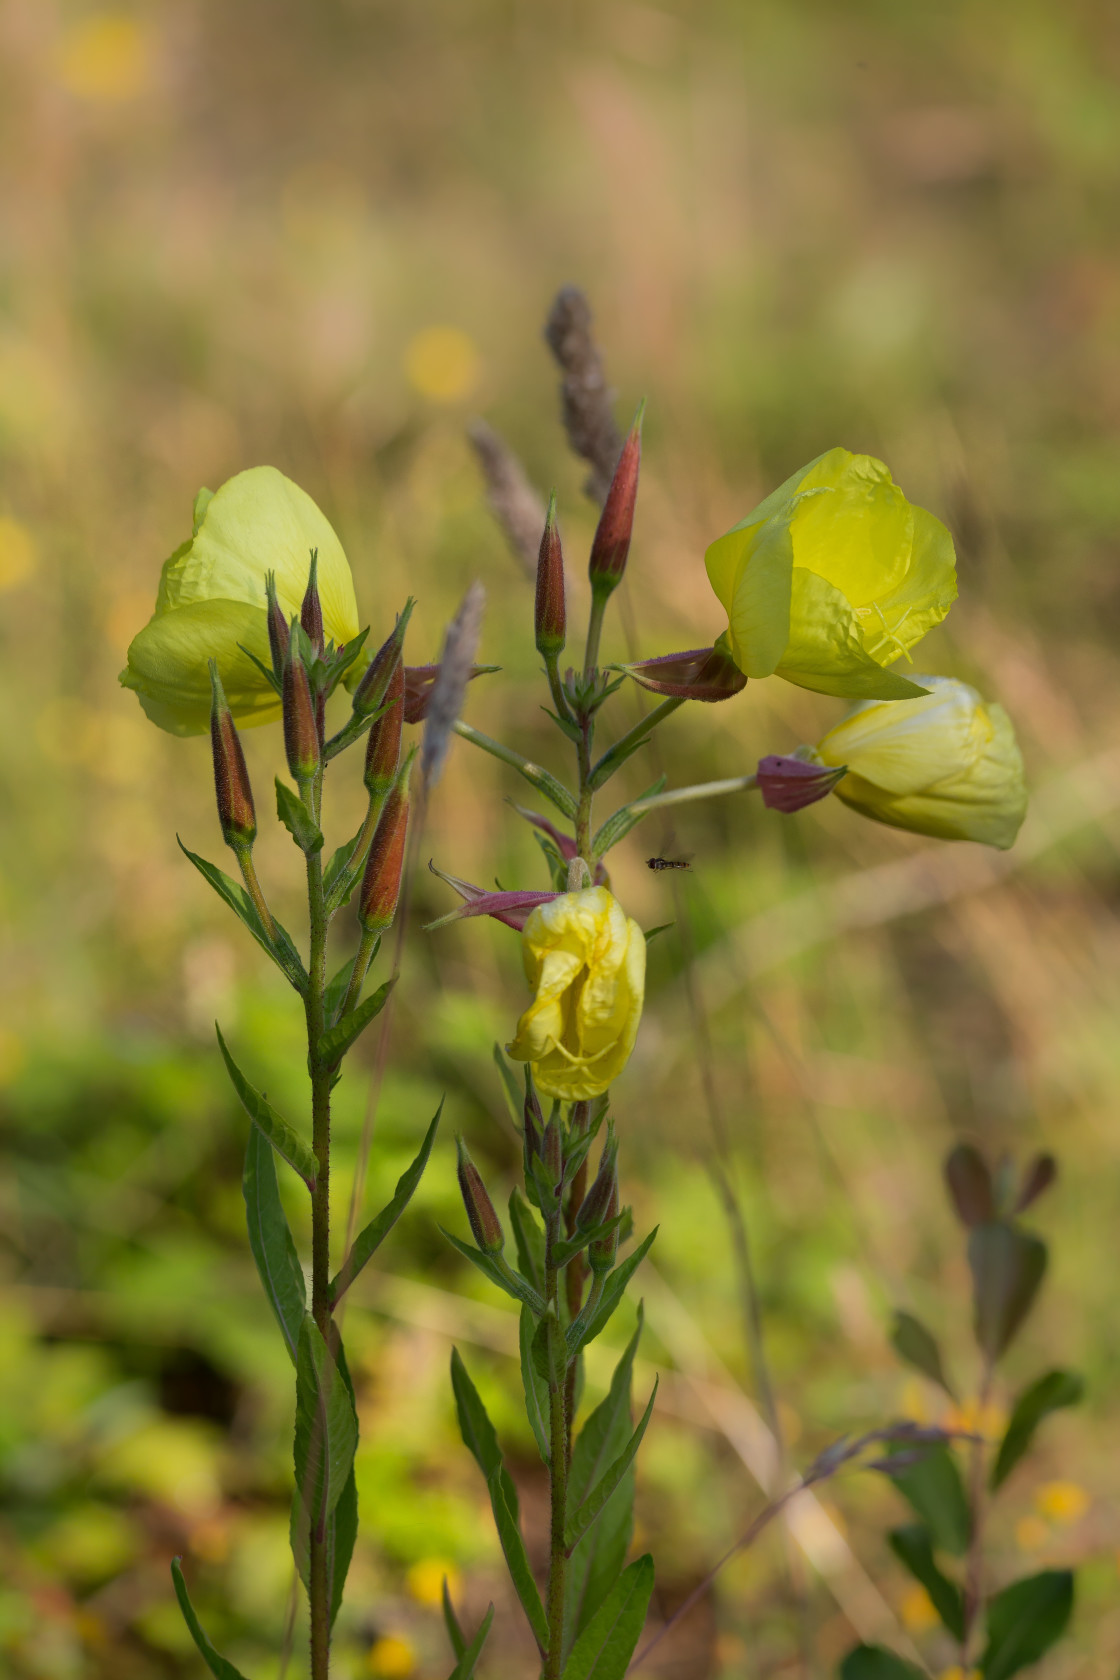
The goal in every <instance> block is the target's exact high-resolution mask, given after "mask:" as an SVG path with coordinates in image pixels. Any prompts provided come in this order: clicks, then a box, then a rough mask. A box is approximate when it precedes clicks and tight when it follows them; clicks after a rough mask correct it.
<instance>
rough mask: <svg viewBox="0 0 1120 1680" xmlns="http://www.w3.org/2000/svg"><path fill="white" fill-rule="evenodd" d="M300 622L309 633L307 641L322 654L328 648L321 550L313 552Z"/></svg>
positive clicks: (300, 610)
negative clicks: (321, 580) (320, 576)
mask: <svg viewBox="0 0 1120 1680" xmlns="http://www.w3.org/2000/svg"><path fill="white" fill-rule="evenodd" d="M299 621H300V623H301V624H302V625H303V628H304V630H305V631H306V632H307V639H308V641H309V642H310V643H311V646H312V648H313V649H314V650H315V652H316V653H317V654H321V653H322V652H323V649H324V648H325V647H326V645H327V644H326V637H325V634H324V631H323V607H322V603H321V601H320V600H319V550H318V549H317V548H313V549H312V550H311V570H310V572H309V573H308V576H307V589H306V592H305V593H304V597H303V605H302V606H301V607H300V609H299Z"/></svg>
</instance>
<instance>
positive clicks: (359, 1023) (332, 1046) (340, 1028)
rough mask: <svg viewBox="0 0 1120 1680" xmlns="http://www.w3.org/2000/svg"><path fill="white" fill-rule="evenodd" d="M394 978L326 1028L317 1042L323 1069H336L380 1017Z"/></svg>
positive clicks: (394, 981)
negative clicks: (377, 1017)
mask: <svg viewBox="0 0 1120 1680" xmlns="http://www.w3.org/2000/svg"><path fill="white" fill-rule="evenodd" d="M396 983H397V982H396V977H395V976H394V977H393V978H392V979H390V980H386V981H385V983H384V985H381V986H378V988H377V990H376V991H375V992H371V993H370V994H369V997H367V998H363V1000H362V1002H361V1003H359V1004H356V1005H355V1007H354V1008H353V1009H352V1010H351V1011H350V1013H349V1015H344V1016H343V1017H342V1019H341V1021H339V1023H338V1025H337V1026H335V1027H328V1028H327V1030H326V1032H325V1033H324V1034H323V1036H322V1038H321V1039H320V1040H319V1043H318V1046H317V1051H318V1056H319V1061H320V1063H321V1065H322V1066H323V1067H337V1065H338V1063H339V1062H340V1061H341V1060H342V1058H343V1056H345V1054H346V1052H347V1051H348V1050H349V1049H350V1046H351V1045H352V1044H353V1043H354V1042H355V1040H356V1039H358V1038H360V1037H361V1035H362V1033H364V1032H365V1030H366V1028H367V1027H368V1026H369V1024H370V1022H371V1021H372V1020H373V1019H374V1017H375V1016H377V1015H380V1013H381V1011H382V1010H383V1009H384V1007H385V1005H386V1004H387V1003H388V1001H389V993H390V992H391V991H392V990H393V987H394V986H395V985H396Z"/></svg>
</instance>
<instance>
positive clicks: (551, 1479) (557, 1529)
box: [542, 1215, 571, 1680]
mask: <svg viewBox="0 0 1120 1680" xmlns="http://www.w3.org/2000/svg"><path fill="white" fill-rule="evenodd" d="M559 1235H560V1220H559V1217H558V1216H557V1215H553V1217H552V1218H551V1219H550V1220H549V1222H548V1231H547V1234H546V1238H545V1241H546V1244H547V1248H546V1253H545V1299H546V1300H547V1301H548V1302H549V1303H550V1304H551V1305H552V1307H553V1310H554V1311H555V1312H556V1314H557V1317H558V1318H559V1313H560V1287H559V1280H560V1274H559V1272H558V1271H557V1269H556V1267H555V1266H554V1265H553V1263H552V1252H553V1248H554V1246H555V1244H556V1241H557V1239H558V1237H559ZM566 1390H567V1373H565V1376H564V1378H563V1379H562V1380H561V1381H559V1382H554V1381H550V1382H549V1385H548V1427H549V1466H548V1483H549V1498H550V1503H551V1512H552V1515H551V1522H550V1525H549V1546H548V1603H547V1605H546V1614H547V1616H548V1650H547V1652H546V1653H545V1659H544V1670H543V1673H542V1680H560V1668H561V1661H562V1658H563V1654H564V1592H565V1588H566V1585H567V1572H568V1558H567V1554H566V1552H565V1550H564V1527H565V1524H566V1523H567V1520H568V1434H569V1430H570V1427H571V1424H570V1419H569V1417H568V1406H567V1398H566Z"/></svg>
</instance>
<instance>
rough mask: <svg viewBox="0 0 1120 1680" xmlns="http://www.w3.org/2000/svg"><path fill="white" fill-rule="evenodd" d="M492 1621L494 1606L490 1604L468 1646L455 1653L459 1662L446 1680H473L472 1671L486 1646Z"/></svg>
mask: <svg viewBox="0 0 1120 1680" xmlns="http://www.w3.org/2000/svg"><path fill="white" fill-rule="evenodd" d="M493 1620H494V1606H493V1605H492V1604H491V1605H490V1607H489V1609H488V1610H487V1612H486V1614H485V1616H483V1618H482V1621H481V1622H480V1623H479V1625H478V1631H477V1633H476V1634H475V1636H474V1638H473V1639H472V1640H471V1642H470V1644H469V1645H465V1646H464V1647H463V1649H462V1650H461V1651H456V1653H455V1655H456V1656H457V1657H458V1658H459V1661H458V1662H457V1663H456V1664H455V1667H454V1668H453V1669H452V1670H451V1674H450V1675H449V1677H448V1680H474V1671H475V1668H476V1667H477V1665H478V1659H479V1657H480V1656H481V1655H482V1647H483V1646H484V1645H485V1644H486V1640H487V1636H488V1635H489V1633H490V1624H491V1623H492V1622H493Z"/></svg>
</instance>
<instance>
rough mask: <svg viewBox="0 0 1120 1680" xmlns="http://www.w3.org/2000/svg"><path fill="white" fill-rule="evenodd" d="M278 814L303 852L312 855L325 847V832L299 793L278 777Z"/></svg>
mask: <svg viewBox="0 0 1120 1680" xmlns="http://www.w3.org/2000/svg"><path fill="white" fill-rule="evenodd" d="M276 815H277V816H278V817H279V818H280V821H281V822H282V823H283V824H284V827H285V828H286V829H287V831H288V833H289V834H290V835H291V837H292V839H293V840H294V841H295V843H296V845H297V846H298V847H299V849H300V851H301V852H305V853H306V854H307V856H308V857H312V856H313V855H314V854H315V853H316V852H321V851H322V849H323V832H322V830H321V829H320V827H319V825H318V823H317V822H316V821H315V818H314V817H313V816H312V815H311V812H310V811H309V810H308V809H307V806H306V805H305V804H304V803H303V800H302V799H301V798H300V797H299V795H298V794H297V793H293V792H292V790H291V788H290V787H289V786H288V784H287V782H282V781H281V780H280V778H279V776H277V778H276Z"/></svg>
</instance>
